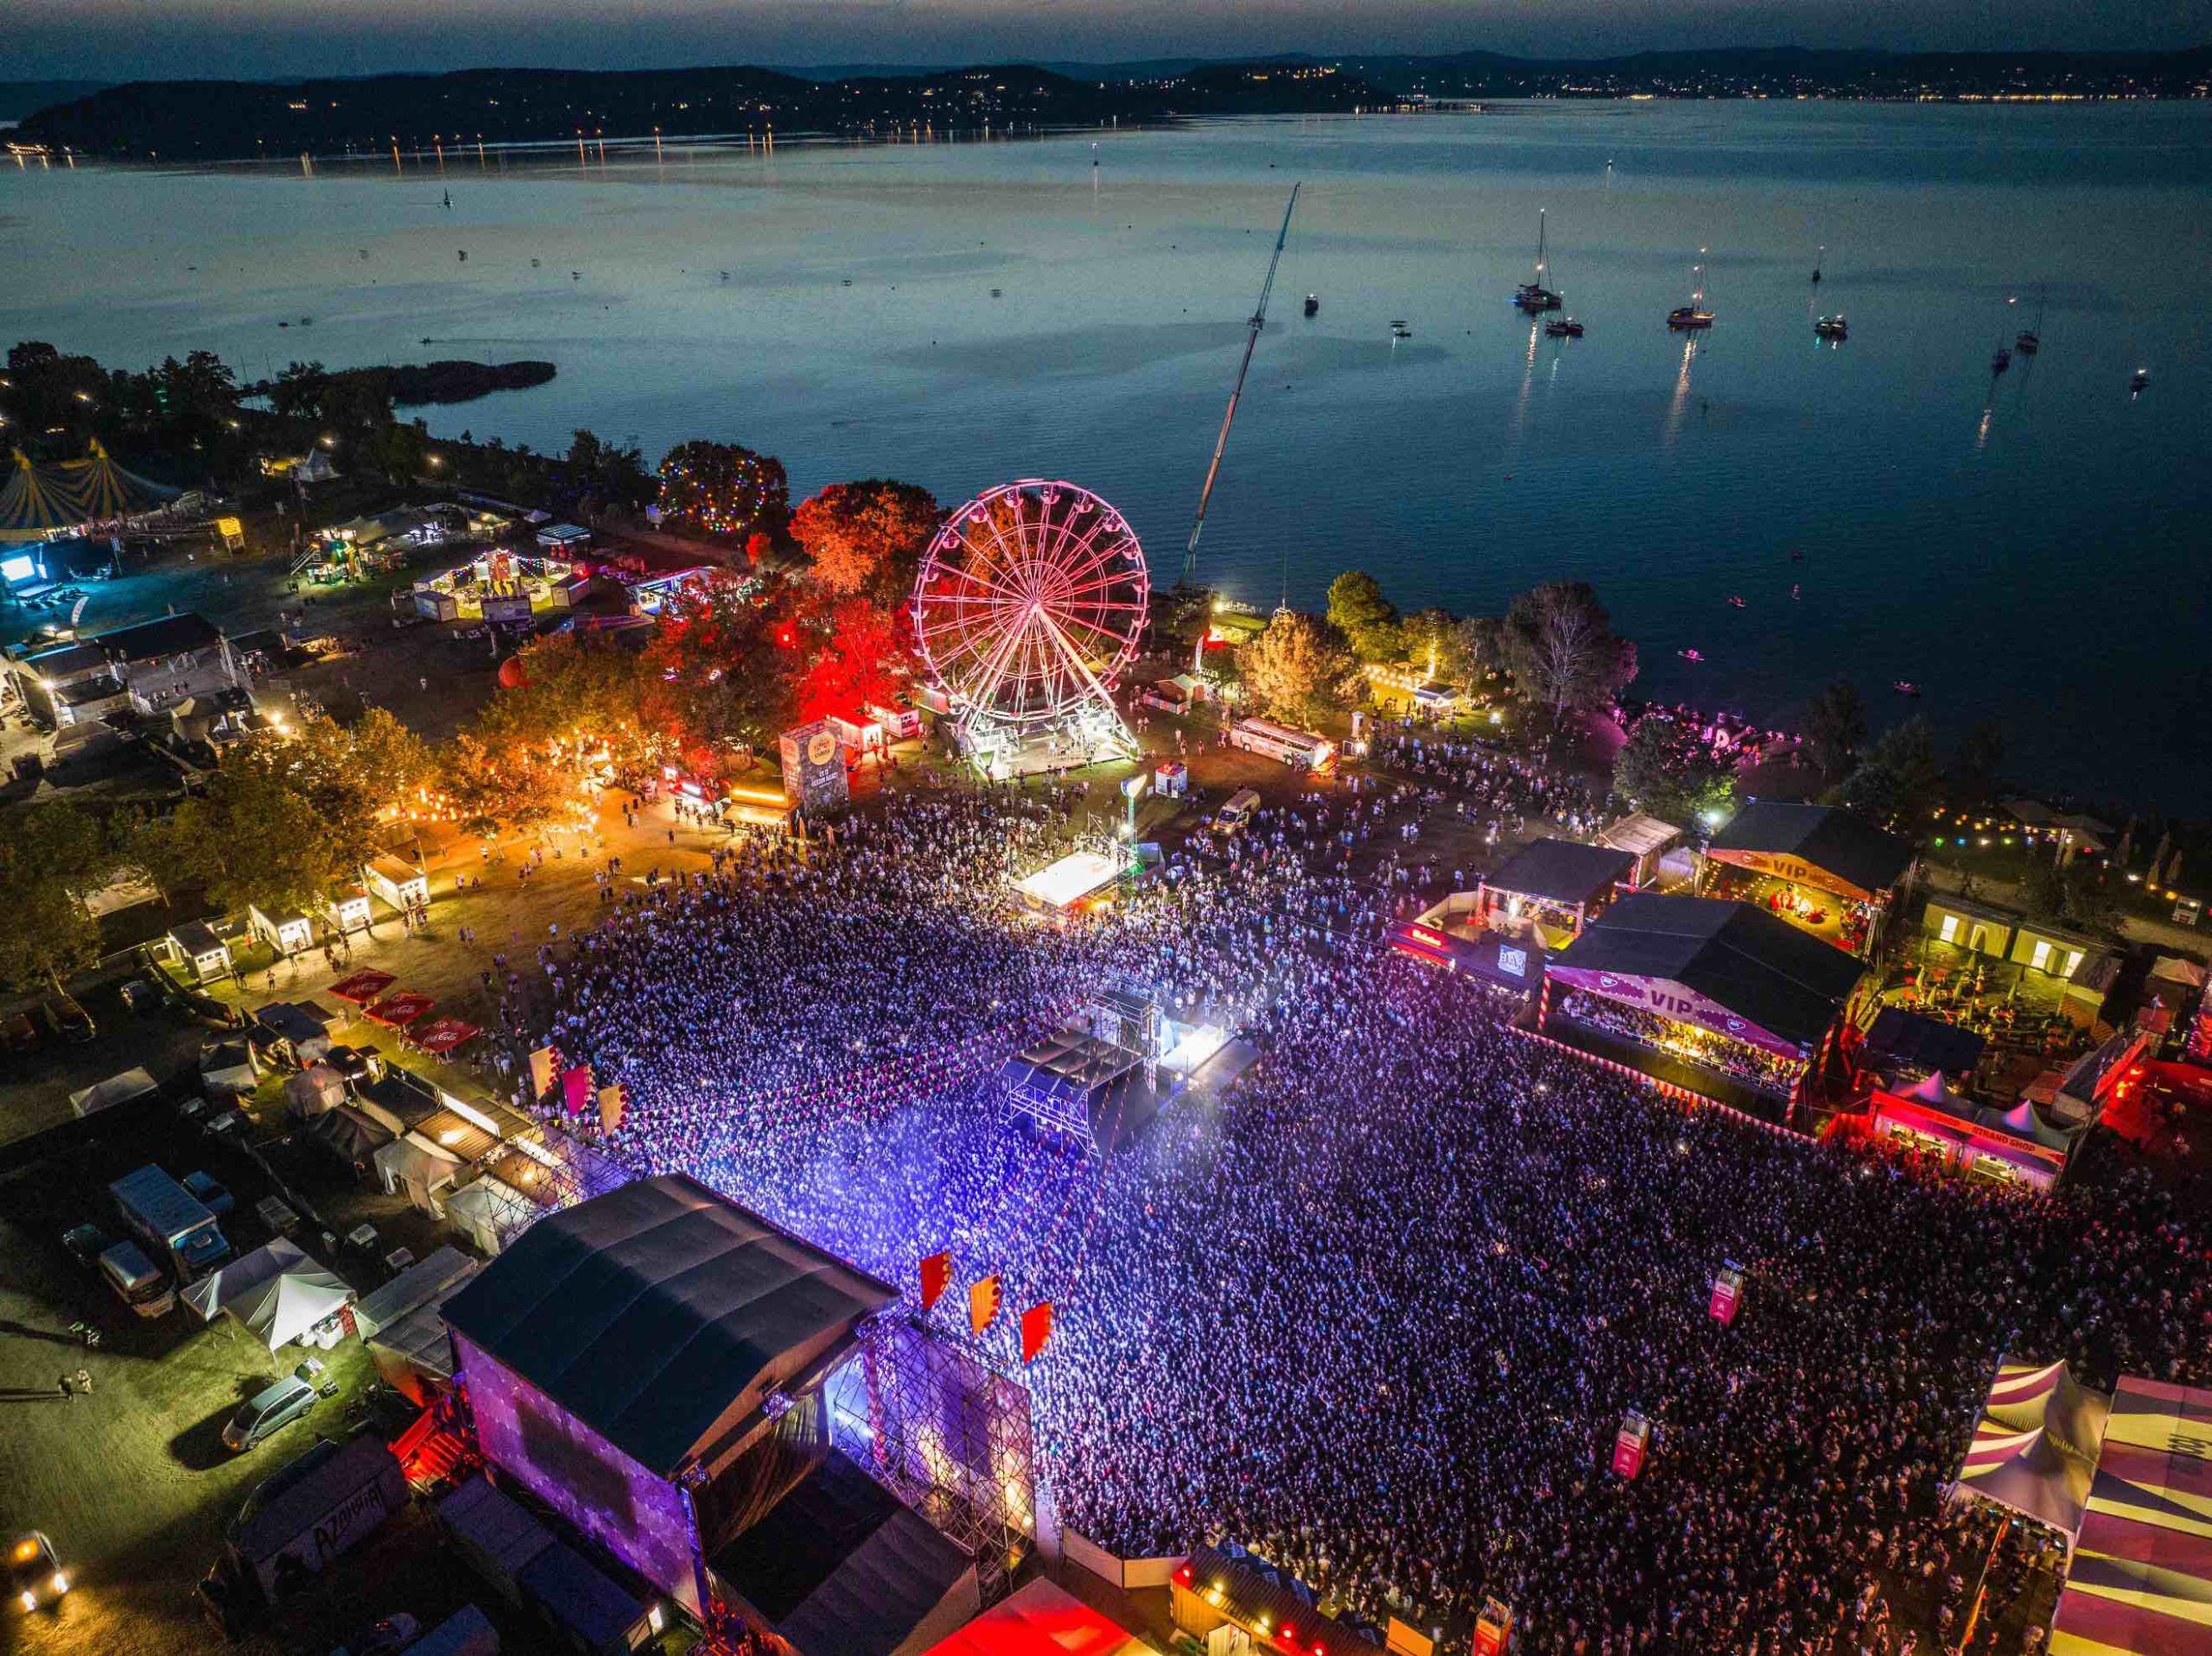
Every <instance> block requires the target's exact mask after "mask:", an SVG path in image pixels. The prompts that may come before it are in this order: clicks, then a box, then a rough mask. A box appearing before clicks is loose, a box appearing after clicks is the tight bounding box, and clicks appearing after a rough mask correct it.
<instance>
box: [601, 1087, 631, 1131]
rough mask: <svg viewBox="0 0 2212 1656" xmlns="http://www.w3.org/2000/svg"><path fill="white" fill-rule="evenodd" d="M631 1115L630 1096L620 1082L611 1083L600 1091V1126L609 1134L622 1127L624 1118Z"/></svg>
mask: <svg viewBox="0 0 2212 1656" xmlns="http://www.w3.org/2000/svg"><path fill="white" fill-rule="evenodd" d="M629 1113H630V1094H629V1093H628V1092H627V1091H626V1090H625V1089H624V1088H623V1085H622V1083H621V1082H619V1081H610V1082H607V1085H606V1086H604V1087H602V1088H600V1089H599V1125H600V1126H601V1127H602V1128H603V1129H605V1130H606V1131H607V1132H608V1133H612V1132H613V1131H614V1130H615V1129H616V1128H617V1127H619V1126H621V1125H622V1118H623V1117H624V1116H625V1115H627V1114H629Z"/></svg>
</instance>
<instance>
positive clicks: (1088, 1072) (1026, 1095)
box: [995, 978, 1167, 1156]
mask: <svg viewBox="0 0 2212 1656" xmlns="http://www.w3.org/2000/svg"><path fill="white" fill-rule="evenodd" d="M1166 1027H1167V1025H1166V1019H1165V1018H1162V1016H1161V1014H1160V998H1159V996H1158V995H1157V994H1156V993H1154V991H1153V990H1152V988H1151V987H1149V986H1147V985H1145V984H1142V983H1139V982H1136V981H1135V980H1129V979H1126V978H1120V979H1115V980H1109V981H1108V982H1107V983H1106V984H1104V985H1103V986H1102V987H1099V988H1097V989H1095V990H1093V991H1092V992H1091V993H1090V995H1089V997H1087V998H1086V999H1085V1000H1084V1003H1083V1005H1082V1006H1081V1008H1080V1009H1079V1010H1078V1011H1077V1013H1076V1015H1075V1016H1074V1017H1073V1018H1071V1019H1069V1021H1068V1024H1067V1025H1066V1027H1065V1029H1064V1030H1063V1031H1061V1033H1060V1034H1059V1036H1058V1037H1052V1038H1050V1039H1047V1040H1046V1041H1044V1042H1040V1043H1039V1046H1038V1047H1037V1048H1032V1049H1031V1052H1032V1053H1034V1052H1037V1051H1039V1050H1040V1049H1043V1048H1058V1049H1060V1050H1061V1055H1062V1062H1061V1066H1060V1068H1059V1069H1057V1070H1055V1069H1053V1068H1052V1065H1050V1064H1049V1063H1048V1064H1037V1065H1031V1066H1029V1071H1030V1073H1029V1074H1028V1075H1027V1077H1025V1078H1022V1079H1017V1080H1008V1079H1007V1078H1006V1076H1005V1075H1004V1074H1003V1072H1002V1073H1001V1076H1000V1078H999V1079H998V1081H997V1082H996V1083H995V1084H996V1085H997V1087H998V1088H999V1094H1000V1102H1001V1106H1002V1107H1003V1108H1004V1110H1005V1112H1006V1116H1007V1120H1018V1121H1026V1122H1028V1123H1029V1124H1031V1125H1033V1126H1036V1127H1038V1128H1039V1129H1041V1130H1043V1131H1045V1132H1046V1133H1053V1134H1057V1135H1058V1136H1061V1137H1064V1138H1066V1139H1071V1140H1073V1141H1074V1142H1075V1143H1076V1144H1077V1145H1079V1146H1080V1147H1081V1148H1082V1149H1083V1150H1084V1152H1085V1153H1087V1154H1090V1155H1094V1156H1096V1155H1099V1154H1102V1153H1103V1152H1107V1151H1109V1150H1110V1149H1111V1148H1112V1147H1113V1144H1114V1142H1115V1141H1116V1140H1117V1139H1119V1137H1120V1135H1121V1133H1122V1130H1123V1129H1124V1127H1127V1128H1128V1129H1129V1130H1131V1131H1134V1130H1135V1128H1136V1127H1138V1126H1141V1125H1142V1124H1143V1122H1144V1121H1146V1120H1150V1119H1151V1115H1152V1106H1153V1104H1154V1102H1155V1101H1156V1100H1157V1097H1158V1094H1159V1085H1160V1055H1161V1052H1162V1050H1164V1048H1165V1046H1166V1043H1165V1042H1164V1041H1163V1039H1162V1034H1163V1031H1165V1030H1166ZM1028 1056H1029V1055H1028V1054H1022V1055H1018V1056H1016V1058H1015V1059H1014V1061H1013V1062H1014V1064H1016V1065H1020V1064H1023V1063H1025V1061H1026V1060H1027V1058H1028ZM1132 1070H1138V1071H1141V1072H1142V1078H1143V1092H1142V1094H1141V1095H1140V1096H1139V1098H1138V1103H1139V1106H1140V1107H1139V1109H1138V1112H1137V1119H1136V1120H1135V1121H1128V1120H1125V1119H1124V1116H1125V1111H1126V1109H1127V1107H1128V1103H1129V1101H1130V1099H1129V1094H1130V1090H1131V1089H1130V1088H1128V1087H1127V1086H1126V1085H1124V1086H1123V1087H1122V1088H1121V1097H1120V1101H1119V1102H1118V1103H1117V1104H1116V1107H1115V1108H1114V1109H1113V1111H1112V1114H1111V1115H1110V1117H1109V1118H1107V1119H1106V1120H1105V1123H1104V1125H1105V1126H1106V1129H1107V1131H1106V1134H1105V1141H1104V1142H1102V1141H1101V1138H1100V1132H1099V1129H1100V1126H1101V1122H1100V1120H1099V1119H1098V1118H1097V1117H1096V1116H1095V1115H1094V1113H1093V1110H1092V1107H1091V1097H1092V1094H1093V1093H1094V1092H1095V1091H1096V1090H1097V1089H1098V1088H1112V1087H1114V1085H1115V1083H1116V1081H1117V1080H1119V1079H1120V1078H1121V1077H1122V1076H1124V1075H1128V1073H1129V1072H1130V1071H1132Z"/></svg>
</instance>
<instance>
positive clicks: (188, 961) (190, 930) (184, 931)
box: [164, 920, 231, 983]
mask: <svg viewBox="0 0 2212 1656" xmlns="http://www.w3.org/2000/svg"><path fill="white" fill-rule="evenodd" d="M164 941H165V942H167V943H168V946H169V948H170V949H172V950H173V951H175V958H176V959H177V960H179V961H181V962H182V963H183V965H184V966H185V967H186V968H187V969H188V970H189V971H190V972H191V974H192V978H193V981H194V982H195V983H213V982H214V981H215V980H217V979H219V978H226V977H229V976H230V975H231V946H230V945H229V944H228V943H226V942H224V941H223V940H222V939H221V938H220V937H218V936H216V935H215V934H214V932H213V930H212V929H210V928H209V926H208V925H207V923H206V922H205V921H201V920H188V921H186V922H185V923H183V924H182V925H181V926H175V927H172V928H171V929H170V930H169V934H168V937H167V938H166V939H164Z"/></svg>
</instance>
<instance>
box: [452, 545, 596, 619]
mask: <svg viewBox="0 0 2212 1656" xmlns="http://www.w3.org/2000/svg"><path fill="white" fill-rule="evenodd" d="M577 584H578V571H577V569H576V567H575V562H574V560H573V559H571V558H569V557H566V556H563V555H559V554H557V553H555V552H551V551H548V552H546V553H545V554H543V555H539V556H531V555H527V554H524V553H520V552H513V551H510V550H508V549H505V548H504V547H494V548H493V549H492V550H490V551H488V552H486V553H484V554H483V555H480V556H479V557H476V558H473V559H471V560H470V561H469V562H467V563H464V564H462V565H461V566H460V567H459V568H454V569H448V570H446V571H444V572H443V573H442V574H435V575H430V576H428V577H426V578H425V579H423V580H422V581H416V583H415V608H416V612H417V613H418V614H422V615H427V616H429V618H430V619H432V620H433V621H500V622H516V621H527V620H529V619H531V617H532V616H534V615H549V614H552V613H555V612H567V610H568V609H569V606H570V604H571V602H572V601H573V600H574V598H575V592H576V589H577Z"/></svg>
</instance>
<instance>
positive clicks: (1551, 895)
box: [1476, 839, 1636, 949]
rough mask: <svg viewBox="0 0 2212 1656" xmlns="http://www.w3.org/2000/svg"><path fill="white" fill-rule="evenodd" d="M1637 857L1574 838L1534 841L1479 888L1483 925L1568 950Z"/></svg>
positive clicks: (1623, 882)
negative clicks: (1580, 842)
mask: <svg viewBox="0 0 2212 1656" xmlns="http://www.w3.org/2000/svg"><path fill="white" fill-rule="evenodd" d="M1635 868H1636V859H1635V857H1633V856H1632V855H1630V853H1628V852H1625V851H1612V850H1608V849H1607V848H1606V847H1604V846H1596V845H1580V844H1578V843H1577V842H1576V841H1573V840H1553V839H1543V840H1531V841H1529V843H1528V844H1527V845H1524V846H1522V847H1521V849H1520V850H1518V851H1516V852H1515V853H1513V854H1512V855H1511V856H1510V857H1509V858H1507V859H1506V860H1505V866H1503V867H1502V868H1500V869H1499V870H1498V871H1497V872H1496V873H1494V874H1491V875H1490V876H1488V877H1487V878H1486V879H1484V880H1483V882H1482V884H1481V885H1480V887H1479V888H1478V891H1477V903H1476V913H1477V916H1478V919H1479V923H1480V925H1481V927H1482V928H1483V929H1484V930H1491V931H1497V932H1503V933H1504V934H1506V935H1507V936H1511V937H1513V938H1515V939H1516V941H1526V942H1533V943H1535V944H1536V945H1537V946H1538V947H1539V948H1541V949H1564V948H1566V947H1567V945H1568V944H1569V943H1571V942H1573V941H1574V940H1575V939H1576V938H1577V937H1580V936H1581V935H1582V931H1583V928H1584V927H1586V925H1588V924H1589V923H1590V922H1592V920H1595V919H1596V918H1597V917H1599V915H1601V914H1603V913H1604V912H1605V910H1606V909H1607V908H1608V907H1609V906H1611V903H1612V901H1613V899H1614V898H1615V897H1617V896H1618V894H1619V893H1620V891H1622V889H1623V887H1624V885H1626V883H1627V881H1628V879H1629V877H1630V874H1631V873H1632V872H1634V871H1635Z"/></svg>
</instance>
